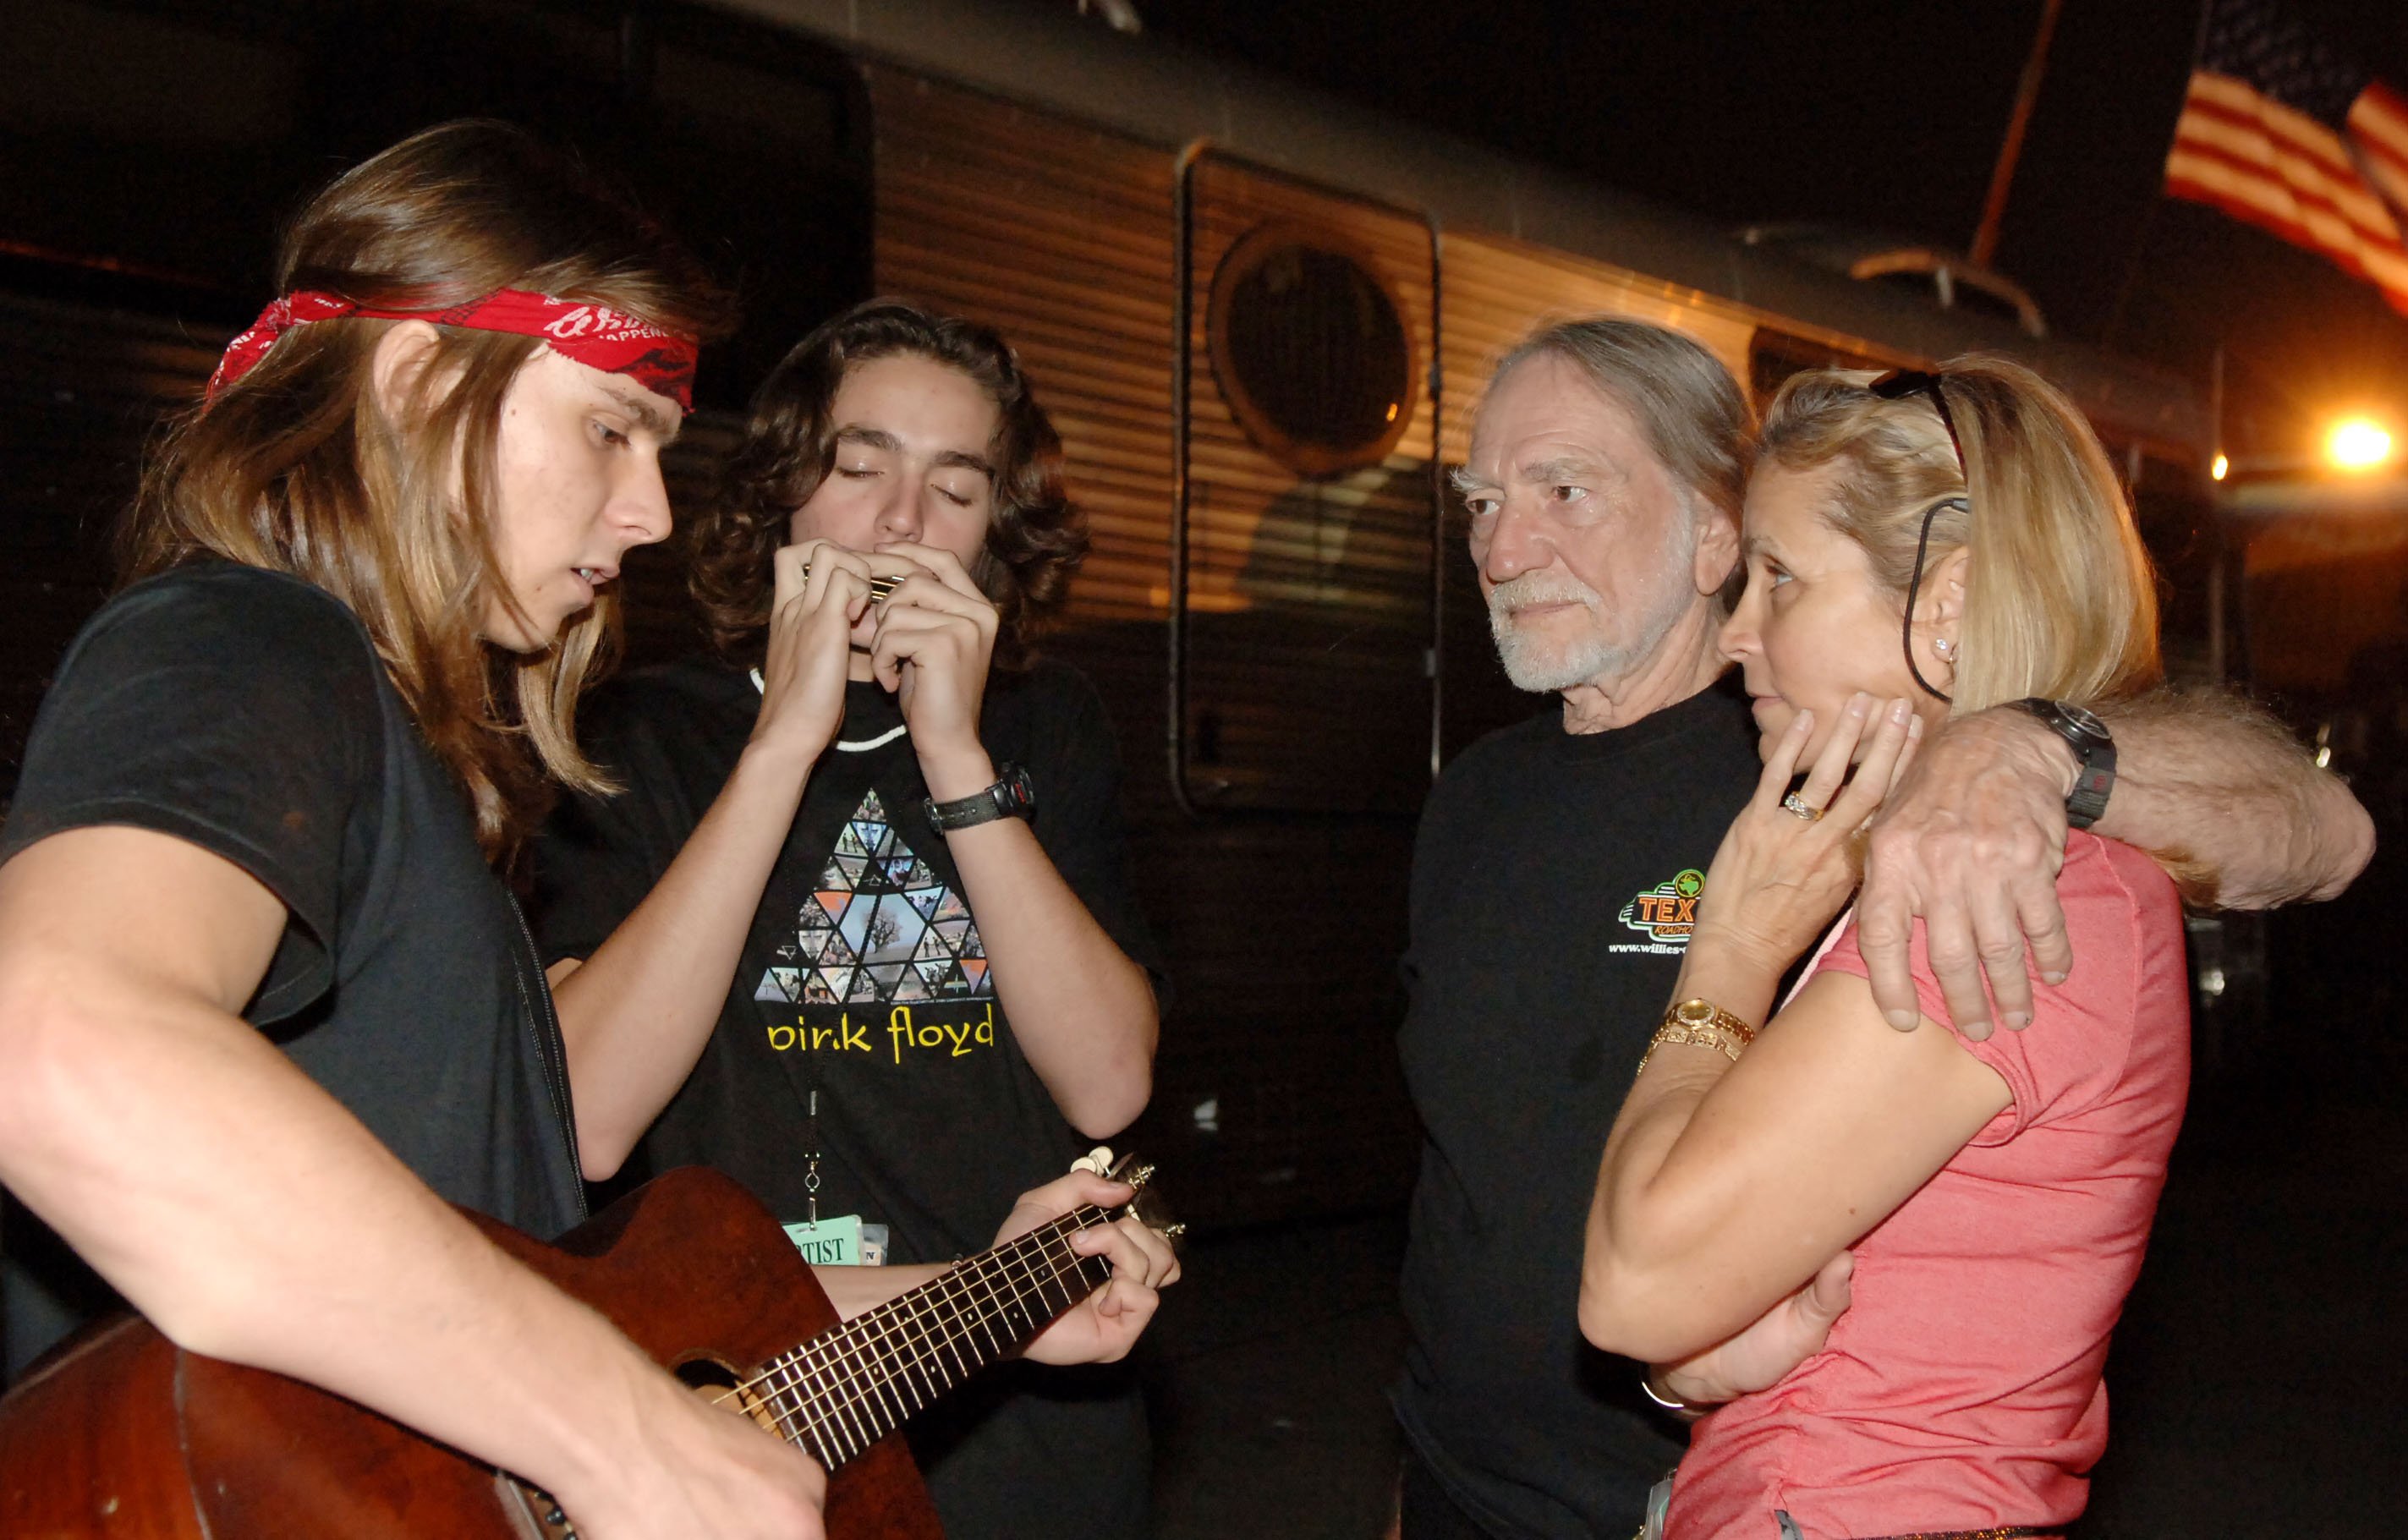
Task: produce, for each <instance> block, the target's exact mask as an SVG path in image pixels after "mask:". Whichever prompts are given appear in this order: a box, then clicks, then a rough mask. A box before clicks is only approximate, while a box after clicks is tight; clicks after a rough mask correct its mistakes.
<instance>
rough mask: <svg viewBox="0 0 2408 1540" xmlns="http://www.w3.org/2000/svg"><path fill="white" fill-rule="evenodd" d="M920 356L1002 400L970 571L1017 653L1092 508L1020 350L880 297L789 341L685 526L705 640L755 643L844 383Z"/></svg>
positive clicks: (1065, 569) (1058, 598)
mask: <svg viewBox="0 0 2408 1540" xmlns="http://www.w3.org/2000/svg"><path fill="white" fill-rule="evenodd" d="M896 357H907V358H925V359H927V360H929V361H930V362H932V363H936V364H946V365H949V366H950V367H952V368H955V369H958V370H960V371H961V372H962V373H963V374H965V375H967V376H968V377H969V378H971V379H972V380H973V381H975V382H976V383H977V384H978V386H979V388H980V389H982V390H983V391H984V392H986V393H987V396H988V398H989V399H990V400H992V401H993V402H994V403H995V405H996V414H997V421H996V437H995V443H994V445H993V447H992V448H993V456H992V458H993V460H994V462H995V466H996V472H995V513H994V516H993V518H992V519H991V520H990V521H989V522H988V524H987V531H986V541H985V546H984V549H982V552H981V554H980V557H979V560H978V562H977V563H975V564H974V565H973V566H972V567H971V569H970V576H971V577H972V578H974V579H975V580H976V581H977V583H978V585H979V588H980V589H981V591H982V592H984V593H985V594H986V596H987V598H988V599H990V600H992V601H993V602H994V604H995V606H996V609H997V610H998V611H1000V612H1001V615H1002V620H1003V624H1002V626H1001V628H1000V629H999V631H998V634H997V635H996V654H997V661H998V662H999V663H1005V664H1007V665H1008V664H1011V663H1017V662H1019V661H1021V660H1022V659H1023V658H1024V657H1025V653H1026V650H1027V646H1028V643H1029V642H1030V641H1031V640H1032V639H1033V638H1034V637H1035V636H1036V635H1038V634H1039V632H1040V631H1042V630H1043V628H1044V624H1045V622H1046V621H1047V620H1050V619H1051V618H1052V617H1053V615H1054V612H1055V611H1057V610H1059V609H1060V608H1061V606H1062V602H1063V599H1064V598H1065V597H1066V596H1067V594H1068V591H1069V586H1070V577H1071V575H1072V574H1073V573H1075V572H1076V571H1078V568H1079V563H1081V562H1082V561H1084V560H1086V555H1087V520H1086V516H1085V514H1084V513H1082V511H1081V510H1080V509H1079V508H1078V507H1076V506H1073V505H1072V503H1071V502H1070V499H1069V497H1068V493H1066V492H1064V491H1063V486H1062V439H1061V436H1060V435H1058V434H1056V433H1055V432H1054V423H1053V421H1052V420H1051V419H1050V418H1048V417H1047V416H1046V415H1045V409H1044V408H1043V407H1041V406H1039V405H1038V404H1037V399H1036V397H1035V395H1034V394H1033V393H1031V392H1030V390H1029V384H1028V377H1027V376H1026V375H1025V373H1023V372H1022V370H1021V367H1020V360H1019V359H1018V357H1017V356H1015V355H1014V354H1013V352H1012V350H1011V347H1010V345H1009V344H1007V343H1006V342H1005V341H1004V340H1003V338H1002V337H1001V336H1000V335H996V332H995V331H993V330H992V329H991V328H988V327H985V326H982V325H980V324H978V323H977V322H976V321H964V320H962V319H960V318H959V317H956V316H947V315H940V314H939V313H937V312H936V311H933V310H930V309H927V308H926V307H923V306H919V305H915V304H912V303H911V302H910V301H909V300H901V299H873V300H869V301H867V302H865V303H863V304H860V305H856V306H854V307H853V308H852V309H850V310H847V311H845V312H844V313H843V314H842V315H839V316H837V317H836V318H834V319H833V320H830V321H825V322H824V323H823V324H821V325H820V326H819V327H818V328H817V329H815V330H814V331H813V332H812V333H811V334H810V335H809V336H807V337H805V338H803V340H802V341H800V342H798V343H796V345H795V349H794V350H793V351H792V352H790V353H788V354H787V355H786V356H785V358H784V359H783V360H782V361H781V363H780V364H778V367H777V368H776V369H774V370H772V371H771V372H770V375H769V378H767V380H765V381H764V382H763V383H762V386H761V389H760V390H759V391H758V392H755V393H754V394H753V409H752V414H751V418H750V420H749V421H747V422H746V424H745V428H744V440H743V442H742V443H741V444H740V445H739V446H738V448H737V449H736V452H735V453H734V454H733V455H732V456H730V457H729V459H728V462H727V465H726V468H725V470H724V472H723V473H722V475H721V480H720V485H719V489H718V493H717V495H716V496H714V497H713V498H712V499H711V503H710V509H709V511H708V512H706V513H705V514H703V516H702V517H701V518H699V519H697V520H695V523H694V525H693V528H692V532H691V534H690V535H688V537H687V544H688V556H689V563H690V564H689V568H688V570H689V574H690V578H689V581H690V583H691V585H692V587H693V590H694V596H695V601H696V602H697V603H698V604H699V605H700V606H701V607H702V613H703V619H704V621H705V624H706V625H707V626H708V627H709V629H710V638H711V641H712V642H713V644H714V645H716V646H717V647H718V648H719V649H720V650H721V651H723V652H725V653H728V654H730V655H732V656H749V655H751V654H753V653H755V652H757V651H758V650H759V649H760V647H761V644H762V635H763V632H764V631H765V629H766V628H767V625H768V622H769V605H770V595H771V575H770V558H771V557H772V555H773V554H774V553H775V552H776V551H777V550H778V549H779V548H780V547H781V546H784V545H785V544H786V543H787V530H788V527H789V521H790V520H791V519H792V518H793V515H794V511H795V510H796V508H798V507H800V506H803V505H804V504H805V503H807V502H809V501H810V497H811V494H812V493H813V492H817V491H818V490H819V486H820V483H821V482H822V481H824V480H825V479H826V478H827V475H828V473H829V471H830V470H831V469H833V468H834V466H835V464H836V435H837V430H838V428H839V426H840V424H839V423H838V422H837V421H836V417H835V406H836V396H837V392H838V391H839V389H840V388H841V387H842V386H843V384H844V377H845V371H846V370H848V369H850V368H852V367H853V365H854V364H861V363H865V362H867V361H868V360H870V359H877V358H896Z"/></svg>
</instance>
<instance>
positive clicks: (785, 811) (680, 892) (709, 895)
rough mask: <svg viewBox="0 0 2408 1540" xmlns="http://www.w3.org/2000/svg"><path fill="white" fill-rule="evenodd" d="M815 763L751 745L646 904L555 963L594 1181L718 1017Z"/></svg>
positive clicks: (607, 1171)
mask: <svg viewBox="0 0 2408 1540" xmlns="http://www.w3.org/2000/svg"><path fill="white" fill-rule="evenodd" d="M809 773H810V765H809V764H808V763H803V764H797V763H792V762H791V761H790V760H787V759H784V758H781V756H780V755H779V754H778V753H776V752H775V751H773V750H769V749H760V748H757V747H756V748H748V749H746V750H745V751H744V753H743V755H742V756H741V757H739V758H738V761H737V765H736V769H735V772H734V773H733V774H732V775H730V776H729V777H728V779H727V784H726V786H724V788H722V790H721V791H720V794H719V796H718V797H717V799H715V800H714V801H713V802H712V803H711V805H710V810H709V811H708V812H706V813H705V814H704V815H703V818H702V821H701V823H700V824H699V825H697V826H696V828H695V832H694V834H692V835H691V836H690V837H689V838H688V839H687V840H686V843H685V847H684V848H682V849H681V850H680V851H679V852H678V854H677V859H676V860H674V861H673V862H671V863H669V868H668V870H667V872H665V873H663V874H662V876H661V879H660V881H659V883H658V884H657V885H656V886H654V888H653V889H652V892H651V893H649V894H648V895H646V897H645V899H644V901H643V902H642V903H641V904H639V905H637V906H636V909H635V912H634V913H632V914H630V915H629V916H628V917H627V918H626V920H624V921H623V922H622V923H621V924H620V926H619V928H618V929H617V930H616V931H614V932H613V933H611V935H610V937H609V940H607V941H605V942H603V944H602V945H601V946H600V947H598V948H595V952H594V955H593V956H592V957H589V958H586V959H584V960H583V961H582V962H581V963H578V964H570V963H568V962H560V963H555V964H553V966H552V997H553V999H554V1001H555V1002H556V1003H557V1005H558V1007H559V1011H560V1028H561V1034H562V1035H563V1037H564V1038H565V1039H566V1046H567V1049H568V1074H569V1080H570V1084H571V1086H572V1087H573V1089H574V1090H575V1091H576V1094H577V1134H578V1140H579V1144H580V1147H581V1148H580V1155H581V1158H582V1160H583V1162H584V1166H585V1175H586V1177H587V1179H589V1180H593V1181H600V1180H602V1179H603V1178H605V1177H608V1176H611V1175H612V1174H613V1173H615V1172H616V1171H617V1170H618V1168H619V1165H620V1163H621V1162H624V1160H625V1159H626V1157H627V1152H628V1151H629V1150H631V1149H633V1148H635V1145H636V1141H637V1140H638V1139H640V1138H641V1137H643V1134H644V1131H645V1130H646V1129H647V1128H649V1127H651V1126H652V1119H654V1118H656V1117H658V1116H660V1111H661V1108H662V1107H664V1106H666V1105H668V1100H669V1098H670V1097H671V1096H673V1095H675V1094H676V1093H677V1089H678V1087H679V1086H681V1085H682V1084H684V1083H685V1077H686V1076H687V1074H688V1073H689V1072H691V1071H692V1070H693V1068H694V1063H695V1060H696V1059H697V1058H699V1057H700V1056H701V1053H702V1049H703V1045H704V1044H705V1043H707V1042H708V1041H709V1040H710V1034H711V1031H712V1029H713V1028H715V1027H716V1026H717V1025H718V1021H719V1013H720V1011H721V1009H722V1007H723V1006H724V1005H725V1004H726V1000H727V984H728V980H729V978H730V977H733V976H734V974H735V972H736V963H737V959H738V955H739V954H740V953H741V951H742V949H743V946H744V938H745V936H746V934H749V932H750V931H751V929H752V925H753V914H754V912H755V911H756V910H757V909H758V908H759V907H760V904H761V894H762V892H763V891H764V890H765V889H766V888H767V885H768V880H769V872H770V869H771V867H772V866H773V865H774V864H775V863H776V862H777V858H778V852H779V850H780V848H781V847H782V846H783V845H784V843H785V839H786V832H787V830H788V829H790V828H791V827H792V826H793V824H794V820H795V809H796V806H799V805H800V803H801V800H802V792H803V786H804V784H805V781H806V779H807V778H808V776H809Z"/></svg>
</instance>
